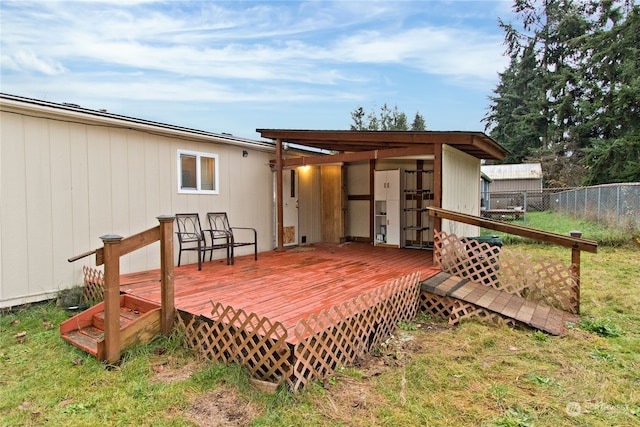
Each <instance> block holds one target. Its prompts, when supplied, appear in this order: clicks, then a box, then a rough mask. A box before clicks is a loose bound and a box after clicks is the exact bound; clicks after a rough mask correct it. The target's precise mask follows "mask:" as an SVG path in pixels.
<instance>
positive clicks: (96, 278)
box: [82, 265, 104, 304]
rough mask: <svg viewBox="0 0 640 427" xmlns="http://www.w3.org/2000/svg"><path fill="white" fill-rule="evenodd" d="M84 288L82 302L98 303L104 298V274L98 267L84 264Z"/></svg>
mask: <svg viewBox="0 0 640 427" xmlns="http://www.w3.org/2000/svg"><path fill="white" fill-rule="evenodd" d="M82 272H83V273H84V289H83V290H82V302H84V303H86V304H96V303H98V302H100V301H102V300H103V299H104V274H103V273H102V270H98V269H97V268H93V267H88V266H86V265H85V266H84V267H82Z"/></svg>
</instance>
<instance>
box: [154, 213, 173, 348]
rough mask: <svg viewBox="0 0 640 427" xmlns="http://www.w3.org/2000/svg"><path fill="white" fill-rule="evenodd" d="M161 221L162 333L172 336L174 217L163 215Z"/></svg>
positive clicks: (160, 217)
mask: <svg viewBox="0 0 640 427" xmlns="http://www.w3.org/2000/svg"><path fill="white" fill-rule="evenodd" d="M157 219H158V221H160V301H161V304H162V306H161V309H160V318H161V319H160V323H161V327H162V333H163V334H164V335H166V336H169V334H171V329H172V328H173V322H174V320H175V301H174V288H173V221H174V219H175V217H174V216H172V215H161V216H159V217H158V218H157Z"/></svg>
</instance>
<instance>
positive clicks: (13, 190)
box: [0, 94, 506, 308]
mask: <svg viewBox="0 0 640 427" xmlns="http://www.w3.org/2000/svg"><path fill="white" fill-rule="evenodd" d="M258 132H260V133H261V135H262V137H263V138H264V140H252V139H246V138H239V137H235V136H233V135H228V134H224V133H212V132H206V131H200V130H196V129H188V128H184V127H180V126H174V125H169V124H164V123H157V122H152V121H148V120H143V119H137V118H132V117H126V116H120V115H117V114H112V113H108V112H105V111H95V110H89V109H85V108H82V107H79V106H75V105H66V104H57V103H52V102H48V101H42V100H35V99H29V98H23V97H19V96H13V95H7V94H0V140H1V146H0V198H1V200H0V237H1V240H0V308H6V307H12V306H16V305H20V304H25V303H30V302H35V301H41V300H45V299H49V298H53V297H55V296H56V294H57V293H58V292H59V291H60V290H62V289H66V288H70V287H73V286H76V285H80V284H82V282H83V271H82V267H83V266H84V265H92V264H93V263H94V260H93V258H92V257H86V258H84V259H82V260H79V261H75V262H68V259H69V258H71V257H74V256H76V255H78V254H83V253H85V252H88V251H91V250H93V249H96V248H99V247H101V246H102V240H101V239H100V237H101V236H104V235H110V234H115V235H120V236H123V237H127V236H131V235H134V234H136V233H139V232H141V231H144V230H147V229H149V228H151V227H154V226H156V225H157V224H158V221H157V217H159V216H161V215H173V214H176V213H183V212H196V213H198V214H200V216H201V219H204V218H205V215H206V213H207V212H227V214H228V216H229V219H230V222H231V225H232V226H244V227H252V228H255V229H256V230H257V234H258V238H257V240H258V252H265V251H272V250H274V249H280V250H282V249H283V248H285V247H287V246H289V245H292V246H293V245H305V244H306V245H309V244H313V243H318V242H330V243H341V242H349V241H354V242H365V243H370V244H374V245H377V244H380V245H387V246H393V247H398V248H414V247H416V248H419V249H429V247H430V244H431V243H432V242H433V228H434V227H433V224H431V223H429V221H432V220H433V219H429V218H428V215H426V207H428V206H437V207H443V208H446V209H450V210H455V211H460V212H464V213H469V214H474V215H479V213H480V189H479V186H478V180H479V176H480V159H483V158H484V159H494V160H500V159H501V158H503V157H504V155H505V154H506V151H505V150H504V149H502V148H501V147H500V146H499V145H498V144H497V143H495V141H493V140H491V139H490V138H489V137H488V136H486V135H484V134H483V133H481V132H404V133H399V132H377V133H372V132H355V131H287V130H273V129H272V130H269V129H258ZM300 132H302V133H300ZM306 136H311V138H306ZM396 175H397V181H396V180H395V179H396V178H393V179H392V181H391V182H392V183H393V184H392V185H391V184H389V183H387V182H382V181H383V180H382V178H381V177H383V176H389V177H393V176H396ZM376 187H380V188H383V189H384V191H385V193H388V194H389V196H388V197H391V199H388V200H387V199H384V200H382V199H380V200H379V199H378V193H379V191H376ZM387 190H389V191H388V192H387ZM391 190H393V191H391ZM385 197H387V196H385ZM383 201H384V204H383V203H382V202H383ZM392 208H393V211H392ZM442 229H443V230H445V231H447V232H452V233H456V234H458V235H477V234H478V229H477V227H473V226H469V225H464V224H461V223H455V222H449V221H447V220H443V221H442ZM174 251H175V261H176V263H177V259H178V248H177V245H176V247H175V248H174ZM218 252H219V253H215V252H214V258H215V259H222V258H224V257H225V254H224V253H223V252H224V251H218ZM251 252H252V248H251V247H245V248H238V250H237V252H236V256H239V255H244V254H249V253H251ZM185 257H186V258H185ZM182 260H183V261H182V263H183V264H184V263H194V262H196V260H197V258H196V257H195V254H183V255H182ZM159 265H160V259H159V244H158V243H156V244H153V245H151V246H149V247H146V248H144V249H141V250H139V251H136V252H134V253H131V254H128V255H125V256H123V257H122V258H121V266H120V269H121V273H128V272H136V271H144V270H151V269H157V268H159ZM223 265H224V264H223V263H221V264H220V266H221V268H223Z"/></svg>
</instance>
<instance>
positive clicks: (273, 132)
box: [256, 129, 508, 161]
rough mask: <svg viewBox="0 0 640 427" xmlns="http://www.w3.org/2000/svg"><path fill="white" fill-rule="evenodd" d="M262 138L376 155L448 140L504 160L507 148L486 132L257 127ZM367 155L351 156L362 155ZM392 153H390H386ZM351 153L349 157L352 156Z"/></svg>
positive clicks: (407, 152)
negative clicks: (384, 151) (381, 152)
mask: <svg viewBox="0 0 640 427" xmlns="http://www.w3.org/2000/svg"><path fill="white" fill-rule="evenodd" d="M256 132H259V133H260V135H261V136H262V137H263V138H270V139H273V140H275V139H280V140H281V141H282V142H287V143H291V144H298V145H303V146H306V147H313V148H318V149H323V150H330V151H334V152H337V153H362V154H365V152H369V153H370V156H369V158H377V157H376V155H377V153H378V152H379V151H382V150H388V151H387V153H388V154H393V153H395V154H394V155H397V156H398V157H402V156H411V155H425V154H434V152H435V150H434V147H435V145H436V144H447V145H450V146H453V147H455V148H457V149H458V150H460V151H463V152H465V153H467V154H470V155H472V156H474V157H477V158H479V159H487V160H502V159H503V158H504V157H505V156H506V155H507V154H508V151H507V150H505V149H504V148H503V147H501V146H500V145H499V144H498V143H497V142H495V141H494V140H493V139H491V138H490V137H489V136H487V135H485V134H484V133H483V132H461V131H455V132H445V131H422V132H413V131H351V130H347V131H345V130H294V129H256ZM362 157H364V156H352V158H353V159H354V160H355V159H361V158H362ZM384 157H389V156H386V155H385V156H384ZM349 158H350V157H349V156H347V157H346V160H347V161H348V160H349Z"/></svg>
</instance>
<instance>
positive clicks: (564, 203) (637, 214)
mask: <svg viewBox="0 0 640 427" xmlns="http://www.w3.org/2000/svg"><path fill="white" fill-rule="evenodd" d="M481 206H482V210H483V215H484V216H489V217H494V218H495V217H497V218H498V219H500V216H504V217H505V218H506V219H509V218H510V215H509V213H510V212H511V211H518V210H522V211H523V215H522V216H523V218H524V222H525V224H526V212H542V211H554V212H560V213H565V214H570V215H573V216H576V217H579V218H583V219H586V220H589V221H593V222H596V223H598V224H602V225H606V226H609V227H616V228H622V229H628V230H640V182H635V183H625V184H604V185H596V186H593V187H580V188H570V189H568V188H545V189H542V190H534V191H500V192H495V191H494V192H483V193H482V201H481ZM493 213H495V214H496V215H492V214H493Z"/></svg>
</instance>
